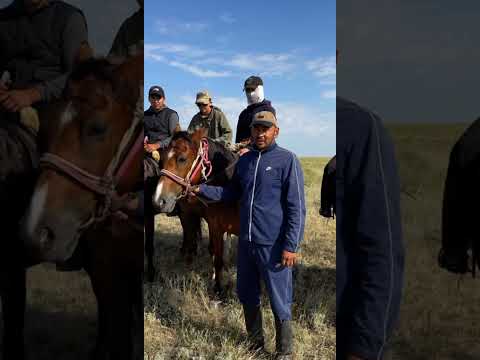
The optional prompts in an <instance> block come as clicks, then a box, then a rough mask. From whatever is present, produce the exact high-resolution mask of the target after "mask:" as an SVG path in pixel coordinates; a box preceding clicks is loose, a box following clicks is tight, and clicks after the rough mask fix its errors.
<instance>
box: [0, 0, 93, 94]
mask: <svg viewBox="0 0 480 360" xmlns="http://www.w3.org/2000/svg"><path fill="white" fill-rule="evenodd" d="M87 41H88V36H87V25H86V20H85V17H84V15H83V13H82V12H81V11H80V10H79V9H77V8H75V7H74V6H72V5H69V4H66V3H64V2H62V1H51V2H50V3H49V4H48V5H47V6H46V7H45V8H42V9H40V10H38V11H37V12H35V13H33V14H27V13H26V12H25V10H24V9H23V7H22V5H21V4H20V1H17V2H14V3H13V4H12V5H11V6H10V7H8V8H6V9H2V10H1V11H0V49H2V56H1V58H2V59H1V60H0V73H1V72H3V71H5V70H7V71H9V72H10V74H11V76H12V81H13V84H12V87H13V88H27V87H32V86H35V87H36V88H37V89H38V90H39V91H40V94H41V96H42V100H43V101H47V102H49V101H52V100H54V99H58V98H59V97H60V96H61V94H62V92H63V90H64V88H65V84H66V80H67V76H68V72H69V71H71V70H72V68H73V65H74V60H75V56H76V55H77V52H78V49H79V47H80V45H81V44H82V43H86V42H87Z"/></svg>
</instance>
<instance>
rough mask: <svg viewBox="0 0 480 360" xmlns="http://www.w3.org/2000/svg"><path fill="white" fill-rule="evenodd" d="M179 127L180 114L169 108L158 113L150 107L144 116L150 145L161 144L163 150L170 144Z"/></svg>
mask: <svg viewBox="0 0 480 360" xmlns="http://www.w3.org/2000/svg"><path fill="white" fill-rule="evenodd" d="M177 125H179V119H178V114H177V113H176V112H175V111H174V110H172V109H170V108H168V107H164V108H163V109H162V110H160V111H158V112H156V111H154V110H153V109H152V108H151V107H150V108H149V109H148V110H147V111H145V113H144V116H143V127H144V132H145V136H147V137H148V143H150V144H154V143H160V147H161V148H165V147H167V146H168V144H170V140H172V136H173V134H174V132H175V128H176V127H177Z"/></svg>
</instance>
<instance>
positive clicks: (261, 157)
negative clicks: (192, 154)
mask: <svg viewBox="0 0 480 360" xmlns="http://www.w3.org/2000/svg"><path fill="white" fill-rule="evenodd" d="M200 194H201V195H203V196H205V197H207V198H210V199H212V200H223V201H227V202H228V201H230V202H233V201H237V200H240V237H239V240H240V241H251V242H254V243H256V244H259V245H270V246H271V245H273V244H275V243H277V242H278V241H280V242H282V243H283V248H284V249H285V250H288V251H291V252H296V251H297V248H298V245H299V244H300V242H301V240H302V239H303V231H304V227H305V213H306V209H305V195H304V179H303V171H302V167H301V165H300V162H299V160H298V158H297V157H296V156H295V154H293V153H291V152H290V151H288V150H285V149H283V148H281V147H280V146H278V145H277V144H275V143H274V144H272V145H271V146H270V147H269V148H268V149H265V150H263V151H262V152H259V151H258V150H255V149H254V150H251V151H249V152H248V153H246V154H245V155H243V156H241V157H240V159H239V160H238V163H237V165H236V167H235V171H234V174H233V178H232V180H231V182H230V183H229V185H228V186H227V187H216V186H209V185H201V186H200Z"/></svg>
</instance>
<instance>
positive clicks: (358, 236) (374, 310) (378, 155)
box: [336, 98, 404, 360]
mask: <svg viewBox="0 0 480 360" xmlns="http://www.w3.org/2000/svg"><path fill="white" fill-rule="evenodd" d="M336 202H337V359H339V360H345V359H349V360H354V359H366V360H378V359H382V357H383V354H384V350H385V346H386V343H387V340H388V338H389V336H390V335H391V333H392V330H393V327H394V325H395V322H396V320H397V318H398V313H399V307H400V298H401V291H402V282H403V267H404V248H403V244H402V234H401V219H400V186H399V178H398V173H397V167H396V161H395V155H394V149H393V144H392V142H391V140H390V138H389V137H388V135H387V133H386V131H385V129H384V128H383V126H382V124H381V121H380V119H379V118H378V117H377V116H375V115H374V114H372V113H371V112H370V111H368V110H366V109H364V108H362V107H360V106H358V105H356V104H354V103H352V102H349V101H347V100H344V99H342V98H337V201H336Z"/></svg>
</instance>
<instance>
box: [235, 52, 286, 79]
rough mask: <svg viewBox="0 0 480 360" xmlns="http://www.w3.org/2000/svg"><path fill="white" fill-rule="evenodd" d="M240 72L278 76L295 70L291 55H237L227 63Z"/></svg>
mask: <svg viewBox="0 0 480 360" xmlns="http://www.w3.org/2000/svg"><path fill="white" fill-rule="evenodd" d="M226 65H227V66H232V67H234V68H237V69H239V70H244V71H249V72H257V73H258V74H259V75H264V76H278V75H284V74H286V73H288V72H291V71H292V70H293V69H294V68H295V62H294V59H293V55H291V54H281V53H280V54H271V53H270V54H262V53H250V54H237V55H234V56H233V57H232V58H231V59H230V60H228V61H227V62H226Z"/></svg>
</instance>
